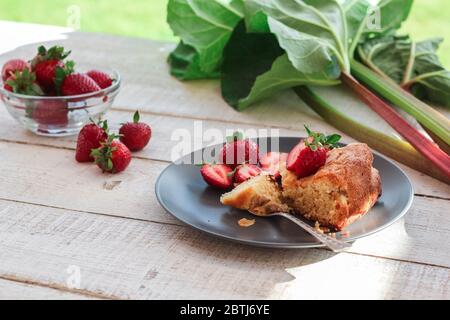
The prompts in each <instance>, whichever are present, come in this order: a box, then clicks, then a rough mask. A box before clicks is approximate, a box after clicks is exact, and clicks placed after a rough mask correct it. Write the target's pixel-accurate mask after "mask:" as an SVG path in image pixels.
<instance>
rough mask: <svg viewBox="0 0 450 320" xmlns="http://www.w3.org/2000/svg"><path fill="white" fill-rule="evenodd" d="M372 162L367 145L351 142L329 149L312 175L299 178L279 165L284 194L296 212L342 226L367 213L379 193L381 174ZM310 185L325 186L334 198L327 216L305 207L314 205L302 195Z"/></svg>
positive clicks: (334, 226) (330, 225)
mask: <svg viewBox="0 0 450 320" xmlns="http://www.w3.org/2000/svg"><path fill="white" fill-rule="evenodd" d="M372 162H373V154H372V152H371V150H370V149H369V147H368V146H367V145H366V144H362V143H353V144H349V145H347V146H346V147H343V148H337V149H333V150H331V151H330V152H329V153H328V156H327V161H326V163H325V165H324V166H323V167H322V168H321V169H320V170H319V171H318V172H317V173H316V174H314V175H312V176H309V177H305V178H301V179H298V178H297V176H296V175H295V174H294V173H292V172H290V171H288V170H287V169H286V168H282V170H281V175H282V188H283V196H284V197H285V200H286V202H287V204H288V205H289V206H290V207H291V208H292V209H293V210H294V211H295V212H296V213H298V214H301V215H303V216H305V217H306V218H308V219H311V220H316V221H318V222H319V223H320V224H322V225H326V226H329V227H332V228H335V229H337V230H342V228H344V227H345V226H347V225H349V224H350V223H352V222H353V221H354V220H356V219H357V218H358V217H360V216H362V215H364V214H365V213H367V211H369V209H370V208H371V207H372V206H373V205H374V204H375V203H376V201H377V199H378V197H379V195H380V194H381V179H380V175H379V173H378V171H377V170H376V169H375V168H373V167H372ZM311 186H321V187H322V188H325V189H326V190H327V191H326V192H327V193H329V194H330V195H331V196H330V197H331V198H332V199H333V200H334V205H333V209H332V210H330V212H329V215H328V217H323V216H325V215H324V214H323V212H320V211H323V210H321V209H317V210H315V209H312V210H311V209H310V210H305V208H316V207H315V206H314V204H312V205H309V204H307V203H306V202H305V201H307V200H305V199H304V194H305V190H309V189H308V187H311ZM302 195H303V198H302V199H301V200H300V197H301V196H302ZM318 200H319V199H314V200H312V201H318Z"/></svg>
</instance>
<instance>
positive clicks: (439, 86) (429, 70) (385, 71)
mask: <svg viewBox="0 0 450 320" xmlns="http://www.w3.org/2000/svg"><path fill="white" fill-rule="evenodd" d="M441 42H442V39H429V40H425V41H421V42H417V43H414V42H413V41H411V39H410V38H409V37H406V36H403V37H394V36H391V37H385V38H379V39H377V38H376V39H373V40H369V41H366V42H365V43H364V44H363V45H361V46H360V47H359V48H358V53H359V57H360V59H361V60H362V61H363V62H364V63H365V64H366V65H368V66H369V67H370V68H372V69H373V70H374V71H377V72H378V73H379V74H382V75H385V76H388V77H389V78H391V79H392V80H394V81H395V82H396V83H397V84H399V85H401V86H402V87H404V88H407V89H410V90H411V92H412V93H413V94H414V95H415V96H416V97H418V98H419V99H422V100H428V101H431V102H433V103H436V104H439V105H443V106H450V71H448V70H446V69H445V68H444V66H443V65H442V63H441V62H440V61H439V58H438V56H437V54H436V51H437V50H438V48H439V45H440V43H441Z"/></svg>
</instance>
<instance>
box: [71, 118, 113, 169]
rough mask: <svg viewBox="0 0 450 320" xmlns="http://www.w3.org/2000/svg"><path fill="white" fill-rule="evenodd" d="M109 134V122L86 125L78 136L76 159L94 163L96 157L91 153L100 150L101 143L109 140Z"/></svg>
mask: <svg viewBox="0 0 450 320" xmlns="http://www.w3.org/2000/svg"><path fill="white" fill-rule="evenodd" d="M107 132H108V123H107V121H100V122H99V123H98V124H96V123H90V124H87V125H85V126H84V127H83V129H81V131H80V133H79V134H78V139H77V148H76V152H75V159H76V160H77V161H78V162H93V161H94V157H92V156H91V152H92V150H93V149H97V148H100V146H101V143H102V142H105V141H106V140H107V139H108V134H107Z"/></svg>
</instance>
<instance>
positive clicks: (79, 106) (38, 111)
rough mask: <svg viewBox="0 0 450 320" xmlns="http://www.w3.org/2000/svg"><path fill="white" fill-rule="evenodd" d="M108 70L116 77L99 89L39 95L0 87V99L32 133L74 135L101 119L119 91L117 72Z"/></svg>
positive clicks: (57, 135)
mask: <svg viewBox="0 0 450 320" xmlns="http://www.w3.org/2000/svg"><path fill="white" fill-rule="evenodd" d="M107 73H108V74H109V75H111V76H112V78H113V79H115V81H114V82H113V84H112V85H111V86H110V87H108V88H106V89H103V90H101V91H96V92H92V93H87V94H82V95H77V96H58V97H47V96H46V97H40V96H27V95H22V94H17V93H13V92H10V91H7V90H5V89H4V88H3V87H1V88H0V99H1V100H2V101H3V103H4V104H5V106H6V109H7V110H8V112H9V113H10V114H11V116H12V117H13V118H14V119H16V120H17V121H18V122H19V123H20V124H21V125H22V126H23V127H25V128H26V129H28V130H30V131H32V132H34V133H35V134H38V135H42V136H50V137H62V136H70V135H75V134H78V132H79V131H80V130H81V128H82V127H83V126H84V125H85V124H86V123H88V122H89V121H90V120H91V119H92V120H93V121H96V122H97V121H98V120H100V118H101V117H102V116H103V115H104V114H105V113H106V112H107V111H108V109H109V108H110V107H111V106H112V104H113V102H114V99H115V98H116V96H117V94H118V93H119V90H120V84H121V79H120V75H119V73H118V72H117V71H110V72H107Z"/></svg>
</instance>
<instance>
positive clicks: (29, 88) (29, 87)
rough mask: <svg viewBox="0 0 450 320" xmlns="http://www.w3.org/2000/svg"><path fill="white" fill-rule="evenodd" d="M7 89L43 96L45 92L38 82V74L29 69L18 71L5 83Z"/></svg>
mask: <svg viewBox="0 0 450 320" xmlns="http://www.w3.org/2000/svg"><path fill="white" fill-rule="evenodd" d="M3 87H4V88H5V90H8V91H11V92H14V93H19V94H25V95H29V96H42V95H43V94H44V92H43V91H42V89H41V87H40V86H39V85H38V84H37V83H36V75H35V74H34V73H33V72H30V70H29V69H24V70H23V71H16V72H15V73H14V74H13V75H11V76H10V77H9V78H8V79H7V80H6V82H5V84H4V85H3Z"/></svg>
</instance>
